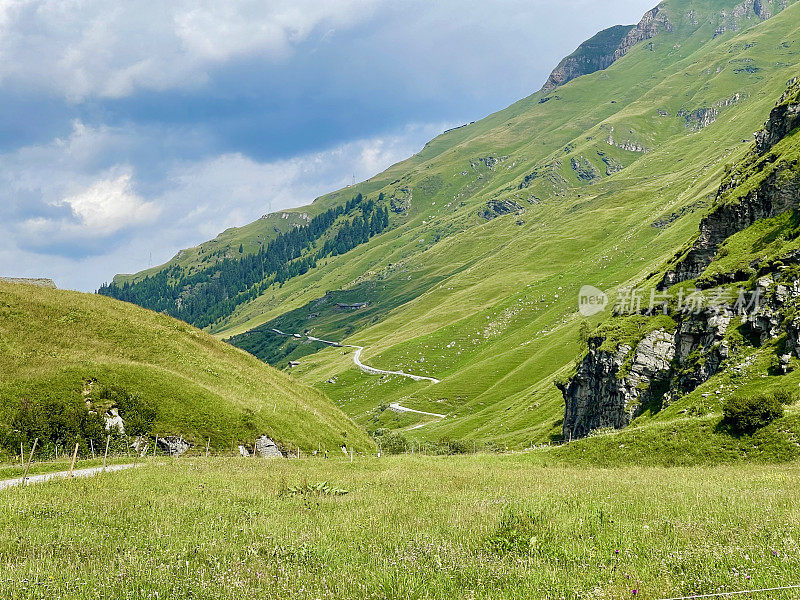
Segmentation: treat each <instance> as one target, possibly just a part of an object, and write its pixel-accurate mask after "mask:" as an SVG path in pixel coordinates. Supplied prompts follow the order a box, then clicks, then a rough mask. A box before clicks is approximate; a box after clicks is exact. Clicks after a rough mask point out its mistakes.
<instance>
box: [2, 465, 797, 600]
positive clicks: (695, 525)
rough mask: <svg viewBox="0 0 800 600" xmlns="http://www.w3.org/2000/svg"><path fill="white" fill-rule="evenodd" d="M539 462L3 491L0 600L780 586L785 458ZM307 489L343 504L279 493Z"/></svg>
mask: <svg viewBox="0 0 800 600" xmlns="http://www.w3.org/2000/svg"><path fill="white" fill-rule="evenodd" d="M547 457H548V454H547V453H546V452H542V453H539V452H534V453H528V454H519V455H507V456H488V455H478V456H470V457H441V458H437V457H422V456H402V457H394V458H382V459H375V458H361V459H356V461H355V462H354V463H352V464H351V463H349V462H347V461H345V460H343V459H339V458H337V459H334V460H327V461H326V460H322V459H308V460H300V461H296V460H295V461H271V462H268V461H261V460H247V459H221V458H217V459H215V458H212V459H210V460H209V459H202V458H196V459H179V460H166V461H165V460H161V461H159V462H154V463H150V464H148V465H147V466H145V467H142V468H140V469H136V470H133V471H127V472H124V473H115V474H114V475H113V476H112V475H109V476H105V477H98V478H94V479H89V480H74V481H70V482H59V483H48V484H42V485H39V486H32V487H27V488H24V489H20V488H16V489H12V490H7V491H6V492H5V493H4V494H3V499H2V503H0V530H2V531H3V535H2V536H0V597H2V598H7V599H10V598H41V597H48V598H59V597H61V598H160V599H165V598H237V599H239V598H265V597H275V598H359V599H360V598H632V597H637V598H667V597H673V596H682V595H687V594H690V593H712V592H718V591H735V590H745V589H754V588H763V587H773V586H781V585H789V584H797V583H800V577H799V576H798V574H799V573H800V464H797V463H791V464H784V465H780V466H775V465H771V466H757V465H746V466H737V467H735V468H734V467H726V466H718V467H713V468H707V467H687V468H672V469H665V468H640V467H632V468H618V469H608V470H601V469H587V468H579V467H568V466H567V467H565V466H563V465H561V466H554V465H553V464H550V465H548V464H547V461H548V458H547ZM322 481H327V482H329V484H330V485H331V487H333V488H340V489H342V490H347V492H348V493H346V494H343V495H334V494H317V493H310V492H309V493H301V492H302V490H300V492H298V491H297V489H295V491H294V492H292V491H291V490H292V489H293V488H296V487H298V486H304V485H305V484H314V483H317V482H322ZM634 590H636V592H635V593H634ZM753 597H754V598H755V597H769V598H796V597H797V590H794V593H793V592H791V591H789V592H776V593H772V594H771V595H769V596H766V595H763V594H761V595H754V596H753Z"/></svg>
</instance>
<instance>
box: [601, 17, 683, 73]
mask: <svg viewBox="0 0 800 600" xmlns="http://www.w3.org/2000/svg"><path fill="white" fill-rule="evenodd" d="M672 29H673V27H672V23H670V21H669V18H668V17H667V13H666V11H665V10H664V9H663V8H662V7H661V5H659V6H656V7H655V8H654V9H652V10H649V11H647V12H646V13H645V14H644V16H643V17H642V20H641V21H639V23H638V24H637V25H636V26H635V27H634V28H633V29H631V30H630V31H629V32H628V34H627V35H626V36H625V37H624V38H623V39H622V41H621V42H620V44H619V46H618V47H617V49H616V50H615V51H614V54H613V56H612V59H613V60H612V62H613V61H617V60H619V59H620V58H622V57H623V56H625V55H626V54H627V53H628V52H629V51H630V49H631V48H633V47H634V46H635V45H636V44H638V43H639V42H643V41H645V40H649V39H652V38H654V37H656V36H657V35H658V34H659V33H660V32H661V31H666V32H670V31H672Z"/></svg>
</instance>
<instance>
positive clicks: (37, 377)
mask: <svg viewBox="0 0 800 600" xmlns="http://www.w3.org/2000/svg"><path fill="white" fill-rule="evenodd" d="M0 372H2V374H3V375H2V381H0V417H2V418H0V423H2V425H1V426H0V437H2V441H3V443H4V444H5V443H6V442H8V441H9V439H10V438H14V439H16V438H17V437H19V436H18V434H15V433H14V431H13V430H14V429H15V419H17V420H19V419H27V421H26V422H28V423H29V424H31V429H30V431H29V433H30V435H31V436H34V435H36V436H40V437H41V438H42V441H44V440H45V438H47V440H49V442H53V443H55V440H56V438H62V439H61V443H62V445H63V444H66V443H67V440H68V439H71V438H72V437H74V435H75V433H76V432H75V431H73V430H72V429H71V427H72V424H74V423H76V422H82V421H84V420H86V419H87V418H89V417H88V414H87V413H85V412H84V411H83V410H82V409H83V406H84V401H85V400H89V401H90V402H91V403H92V406H93V408H94V409H96V410H101V409H105V408H107V407H106V406H105V404H106V403H107V399H103V398H98V396H102V394H99V391H100V390H101V389H103V388H110V387H118V388H122V389H123V390H125V391H126V392H128V393H129V394H132V395H134V396H135V397H138V401H137V402H136V403H137V404H139V405H141V406H140V407H139V408H145V409H152V410H154V411H155V412H154V414H153V415H152V416H151V420H152V422H150V423H147V424H146V433H147V434H149V435H151V436H152V435H159V436H167V435H182V436H183V437H184V438H185V439H186V440H188V441H189V442H191V443H193V444H195V445H197V446H198V447H199V446H205V444H206V440H207V438H210V439H211V446H212V448H216V449H221V450H227V449H231V448H235V445H236V444H238V443H246V444H248V445H249V446H252V444H253V441H254V439H255V437H256V436H258V435H263V434H266V435H269V436H270V437H272V438H273V439H274V440H276V441H277V442H279V443H280V444H282V445H283V446H284V447H285V448H287V449H292V448H295V447H298V446H299V447H301V448H302V449H304V450H305V451H311V450H312V449H317V447H318V445H320V444H321V445H323V446H326V447H329V448H334V447H335V446H339V445H342V444H347V445H348V446H349V445H353V446H355V447H356V448H361V449H367V448H370V447H371V442H370V441H369V439H368V438H367V437H366V435H365V434H364V432H363V431H362V430H361V429H360V428H358V427H357V426H355V425H354V423H353V422H352V421H350V420H349V419H348V418H347V417H346V416H345V415H343V414H342V413H341V411H339V410H338V409H336V408H335V407H333V406H332V405H331V403H330V401H329V400H328V399H327V398H325V396H324V395H323V394H321V393H320V392H318V391H316V390H314V389H313V388H310V387H307V386H305V385H303V384H301V383H299V382H297V381H295V380H293V379H292V378H290V377H288V376H287V375H285V374H283V373H281V372H279V371H276V370H274V369H272V368H271V367H269V366H267V365H264V364H263V363H261V362H260V361H258V360H257V359H255V358H253V357H252V356H249V355H248V354H246V353H244V352H242V351H241V350H238V349H236V348H232V347H231V346H230V345H228V344H225V343H223V342H220V341H219V340H216V339H214V338H213V337H211V336H209V335H208V334H206V333H203V332H201V331H199V330H197V329H195V328H193V327H190V326H188V325H186V324H185V323H182V322H180V321H177V320H175V319H173V318H171V317H167V316H163V315H158V314H156V313H153V312H150V311H146V310H143V309H141V308H139V307H136V306H133V305H131V304H126V303H123V302H118V301H116V300H112V299H109V298H104V297H102V296H96V295H89V294H80V293H77V292H69V291H62V290H55V289H47V288H40V287H34V286H29V285H14V284H7V283H1V282H0ZM84 392H85V393H84ZM129 409H130V412H131V415H132V414H133V412H134V411H133V409H132V408H131V407H129ZM122 410H123V407H122V406H120V412H121V414H122ZM141 412H143V413H144V412H146V411H141ZM70 415H72V416H74V418H71V417H70ZM123 416H127V415H123ZM48 422H49V425H48V424H47V423H48ZM128 425H129V426H132V421H131V422H129V423H128ZM129 428H130V427H129ZM131 433H133V432H131ZM99 435H100V437H101V438H102V432H101V433H100V434H99ZM23 437H24V436H23ZM50 438H52V439H50ZM19 441H24V440H17V442H16V443H17V446H16V447H17V448H19V445H18V444H19ZM32 441H33V440H32V439H31V440H28V442H32ZM97 443H98V440H95V444H97ZM43 445H46V444H43ZM40 447H41V445H40Z"/></svg>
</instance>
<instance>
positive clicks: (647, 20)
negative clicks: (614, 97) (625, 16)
mask: <svg viewBox="0 0 800 600" xmlns="http://www.w3.org/2000/svg"><path fill="white" fill-rule="evenodd" d="M661 31H672V23H670V21H669V18H668V17H667V15H666V11H665V10H664V8H663V7H662V6H661V5H659V6H656V7H655V8H654V9H652V10H650V11H648V12H647V13H646V14H645V15H644V17H642V20H641V21H639V23H638V24H637V25H617V26H615V27H610V28H609V29H606V30H604V31H601V32H600V33H598V34H597V35H595V36H594V37H593V38H591V39H589V40H587V41H585V42H584V43H583V44H581V45H580V46H578V48H577V49H576V50H575V52H573V53H572V54H570V55H569V56H567V57H566V58H565V59H564V60H562V61H561V62H560V63H559V64H558V66H557V67H556V68H555V69H553V72H552V73H550V77H548V78H547V82H546V83H545V84H544V86H543V87H542V91H545V92H548V91H550V90H552V89H555V88H557V87H558V86H560V85H564V84H565V83H567V82H568V81H572V80H573V79H575V78H577V77H580V76H581V75H588V74H589V73H594V72H596V71H602V70H603V69H607V68H608V67H610V66H611V65H612V64H613V63H614V62H616V61H617V60H619V59H620V58H622V57H623V56H625V55H626V54H627V53H628V52H629V51H630V49H631V48H633V47H634V46H635V45H636V44H638V43H639V42H643V41H644V40H649V39H650V38H653V37H655V36H656V35H658V34H659V33H660V32H661Z"/></svg>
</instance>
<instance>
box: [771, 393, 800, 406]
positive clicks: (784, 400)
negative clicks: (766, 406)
mask: <svg viewBox="0 0 800 600" xmlns="http://www.w3.org/2000/svg"><path fill="white" fill-rule="evenodd" d="M772 395H773V396H774V397H775V399H776V400H777V401H778V402H780V403H781V404H783V405H784V406H789V405H790V404H794V403H795V402H797V394H796V393H795V392H791V391H789V390H786V389H783V390H776V391H775V392H773V393H772Z"/></svg>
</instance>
